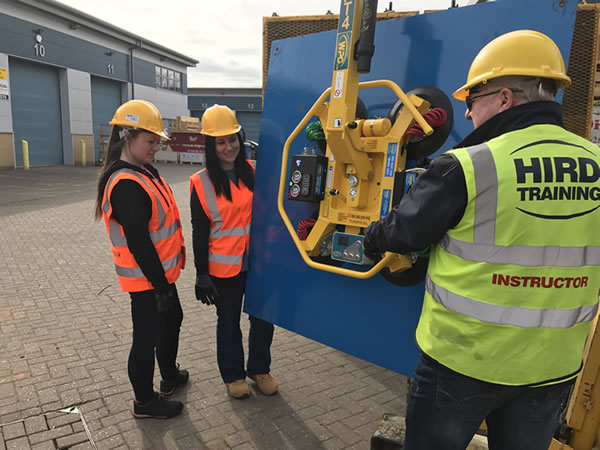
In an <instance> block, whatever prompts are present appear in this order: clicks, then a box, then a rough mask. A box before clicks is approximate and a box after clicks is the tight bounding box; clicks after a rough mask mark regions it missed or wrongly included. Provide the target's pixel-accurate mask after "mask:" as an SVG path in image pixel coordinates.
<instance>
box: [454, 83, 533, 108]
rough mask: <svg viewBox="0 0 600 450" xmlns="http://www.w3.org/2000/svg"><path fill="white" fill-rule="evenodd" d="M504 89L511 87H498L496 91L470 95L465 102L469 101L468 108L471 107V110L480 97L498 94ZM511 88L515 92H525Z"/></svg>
mask: <svg viewBox="0 0 600 450" xmlns="http://www.w3.org/2000/svg"><path fill="white" fill-rule="evenodd" d="M502 89H509V88H500V89H497V90H495V91H492V92H486V93H485V94H481V95H469V96H468V97H467V98H465V102H466V103H467V109H469V110H471V109H473V102H474V101H475V100H477V99H478V98H481V97H486V96H488V95H494V94H497V93H499V92H500V91H502ZM509 90H510V91H512V92H513V93H515V92H523V91H522V90H521V89H509Z"/></svg>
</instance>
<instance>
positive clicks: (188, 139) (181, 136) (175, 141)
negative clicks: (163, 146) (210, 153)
mask: <svg viewBox="0 0 600 450" xmlns="http://www.w3.org/2000/svg"><path fill="white" fill-rule="evenodd" d="M169 137H170V138H171V141H170V142H169V143H168V145H169V146H170V147H171V149H172V150H173V151H174V152H204V135H203V134H200V133H184V132H175V133H171V135H170V136H169Z"/></svg>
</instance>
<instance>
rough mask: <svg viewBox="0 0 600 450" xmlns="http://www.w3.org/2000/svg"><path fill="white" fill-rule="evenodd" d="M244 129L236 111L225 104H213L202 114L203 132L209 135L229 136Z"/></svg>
mask: <svg viewBox="0 0 600 450" xmlns="http://www.w3.org/2000/svg"><path fill="white" fill-rule="evenodd" d="M241 129H242V126H241V125H240V124H239V123H238V121H237V118H236V117H235V113H234V112H233V111H232V110H231V109H229V107H227V106H224V105H212V106H211V107H210V108H208V109H207V110H206V111H204V114H202V134H206V135H208V136H213V137H218V136H228V135H230V134H235V133H237V132H238V131H240V130H241Z"/></svg>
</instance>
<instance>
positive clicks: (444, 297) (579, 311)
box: [425, 275, 598, 328]
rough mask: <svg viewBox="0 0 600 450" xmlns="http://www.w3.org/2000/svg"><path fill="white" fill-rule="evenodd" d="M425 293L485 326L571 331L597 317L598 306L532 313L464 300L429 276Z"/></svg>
mask: <svg viewBox="0 0 600 450" xmlns="http://www.w3.org/2000/svg"><path fill="white" fill-rule="evenodd" d="M425 289H426V290H427V292H429V294H431V296H432V297H433V299H434V300H435V301H436V302H438V303H439V304H441V305H443V306H444V307H445V308H447V309H449V310H450V311H454V312H456V313H459V314H462V315H465V316H468V317H472V318H474V319H477V320H481V321H482V322H487V323H494V324H498V325H513V326H516V327H521V328H540V327H546V328H571V327H573V326H575V325H577V324H578V323H582V322H590V321H592V320H593V319H594V317H596V313H597V312H598V304H597V303H596V304H594V305H585V306H580V307H579V308H573V309H530V308H521V307H518V306H498V305H490V304H487V303H483V302H480V301H478V300H474V299H472V298H467V297H463V296H461V295H458V294H455V293H453V292H450V291H448V290H446V289H444V288H442V287H441V286H438V285H437V284H435V283H434V282H433V281H432V280H431V278H429V275H428V276H427V278H426V280H425Z"/></svg>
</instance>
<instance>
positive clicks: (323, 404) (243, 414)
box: [0, 163, 406, 450]
mask: <svg viewBox="0 0 600 450" xmlns="http://www.w3.org/2000/svg"><path fill="white" fill-rule="evenodd" d="M156 167H157V168H158V169H159V171H160V172H161V174H162V175H163V177H165V179H166V180H167V181H168V182H169V183H170V185H171V187H172V188H173V191H174V192H175V197H176V200H177V203H178V205H179V209H180V212H181V215H182V222H183V228H184V236H185V239H186V243H187V246H188V249H189V251H190V253H191V223H190V217H189V206H188V205H189V200H188V195H189V194H188V193H189V181H188V180H189V176H190V175H191V174H193V173H194V172H195V171H196V170H198V169H199V168H200V167H199V166H196V165H194V166H193V165H185V164H184V165H177V164H166V163H163V164H156ZM98 170H99V169H98V168H97V167H85V168H83V167H69V166H56V167H44V168H32V169H31V170H30V171H24V170H3V171H0V283H1V284H0V286H1V289H0V450H5V449H25V448H33V449H38V450H45V449H56V448H60V449H64V448H71V449H77V450H80V449H93V448H98V449H113V448H118V449H124V448H135V449H138V448H157V449H159V448H167V449H177V448H185V449H204V448H207V449H230V448H232V449H269V450H279V449H321V448H323V449H346V448H351V449H368V448H369V441H370V438H371V435H372V434H373V432H374V431H375V429H376V428H377V425H378V424H379V422H380V420H381V418H382V415H383V413H386V412H389V413H396V414H401V415H403V414H404V411H405V407H406V378H405V377H403V376H401V375H399V374H397V373H394V372H391V371H388V370H385V369H383V368H381V367H378V366H375V365H373V364H370V363H367V362H365V361H362V360H360V359H357V358H354V357H352V356H349V355H347V354H345V353H342V352H339V351H337V350H334V349H332V348H330V347H326V346H324V345H321V344H319V343H317V342H314V341H311V340H309V339H306V338H304V337H302V336H299V335H297V334H294V333H291V332H289V331H287V330H284V329H282V328H278V327H276V330H275V337H274V341H273V347H272V357H273V363H272V367H271V373H272V374H273V376H274V377H275V378H276V379H277V380H278V381H279V385H280V392H279V394H278V395H275V396H273V397H265V396H263V395H261V394H260V393H259V392H258V391H257V390H256V388H255V387H254V385H253V383H252V382H250V383H251V397H250V398H249V399H246V400H234V399H232V398H230V397H229V396H228V395H227V393H226V389H225V386H224V384H223V382H222V380H221V378H220V376H219V372H218V368H217V362H216V354H215V340H216V337H215V326H216V314H215V311H214V309H213V308H211V307H207V306H204V305H202V304H201V303H199V302H197V301H196V300H195V298H194V294H193V286H194V277H195V273H194V269H193V263H192V258H188V266H187V269H186V270H185V271H184V272H182V276H181V277H180V279H179V281H178V282H177V288H178V291H179V295H180V298H181V301H182V307H183V310H184V321H183V325H182V330H181V338H180V347H179V358H178V359H179V362H180V364H181V367H183V368H186V369H188V370H189V371H190V383H189V385H188V386H186V387H185V388H183V389H181V390H179V391H177V392H176V394H175V395H174V398H175V399H177V400H180V401H182V402H183V403H184V405H185V407H184V411H183V413H182V415H180V416H179V417H176V418H174V419H170V420H156V419H146V420H136V419H134V418H133V416H132V413H131V409H132V400H133V391H132V389H131V386H130V384H129V379H128V377H127V357H128V354H129V348H130V344H131V316H130V306H129V296H128V295H127V294H126V293H124V292H121V291H120V289H119V287H118V282H117V279H116V276H115V273H114V266H113V262H112V257H111V254H110V249H109V243H108V237H107V235H106V229H105V226H104V223H103V222H95V221H94V218H93V212H94V201H95V187H96V179H97V174H98ZM246 317H247V316H246V315H245V314H244V315H243V319H242V332H243V333H244V338H246V337H247V331H248V320H246V319H245V318H246ZM244 345H245V347H246V343H245V344H244ZM246 348H247V347H246ZM390 351H394V348H393V346H392V345H390ZM158 383H159V376H158V370H156V374H155V387H156V388H158ZM61 410H63V411H61ZM86 429H87V432H86ZM88 432H89V433H88ZM92 442H93V443H92Z"/></svg>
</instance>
